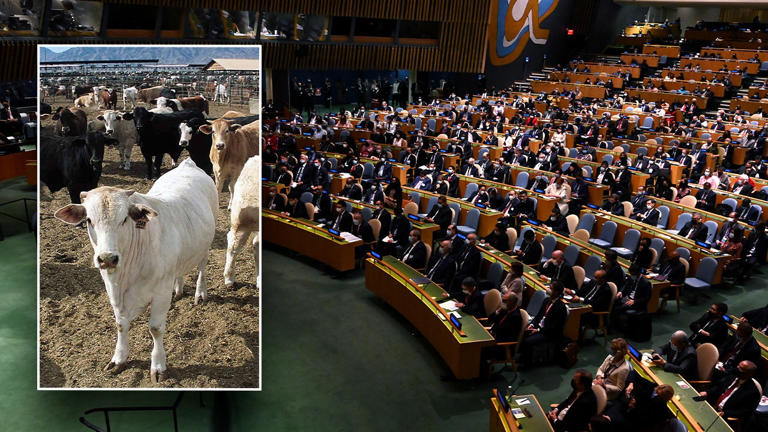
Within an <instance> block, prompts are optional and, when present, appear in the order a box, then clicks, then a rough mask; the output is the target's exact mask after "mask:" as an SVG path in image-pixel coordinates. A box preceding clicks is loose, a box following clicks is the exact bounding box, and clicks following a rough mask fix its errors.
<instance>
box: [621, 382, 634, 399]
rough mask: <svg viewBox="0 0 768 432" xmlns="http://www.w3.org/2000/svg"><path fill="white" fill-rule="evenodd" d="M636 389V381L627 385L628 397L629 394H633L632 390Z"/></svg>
mask: <svg viewBox="0 0 768 432" xmlns="http://www.w3.org/2000/svg"><path fill="white" fill-rule="evenodd" d="M634 389H635V384H634V383H629V384H628V385H627V388H626V389H624V394H626V395H627V397H629V395H631V394H632V390H634Z"/></svg>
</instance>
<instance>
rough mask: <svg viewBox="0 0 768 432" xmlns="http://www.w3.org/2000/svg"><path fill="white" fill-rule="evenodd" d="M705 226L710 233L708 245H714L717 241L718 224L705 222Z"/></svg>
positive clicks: (708, 234)
mask: <svg viewBox="0 0 768 432" xmlns="http://www.w3.org/2000/svg"><path fill="white" fill-rule="evenodd" d="M704 226H705V227H707V230H708V231H709V232H708V233H707V243H709V244H712V242H713V241H714V240H715V235H717V222H715V221H711V220H708V221H705V222H704Z"/></svg>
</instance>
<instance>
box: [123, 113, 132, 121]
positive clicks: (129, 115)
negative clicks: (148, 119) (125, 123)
mask: <svg viewBox="0 0 768 432" xmlns="http://www.w3.org/2000/svg"><path fill="white" fill-rule="evenodd" d="M123 120H133V114H131V113H125V114H123Z"/></svg>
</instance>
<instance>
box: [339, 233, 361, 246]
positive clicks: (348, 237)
mask: <svg viewBox="0 0 768 432" xmlns="http://www.w3.org/2000/svg"><path fill="white" fill-rule="evenodd" d="M339 236H341V238H343V239H344V240H346V241H348V242H350V243H352V242H356V241H358V240H361V238H360V237H358V236H356V235H354V234H352V233H349V232H343V233H341V234H339Z"/></svg>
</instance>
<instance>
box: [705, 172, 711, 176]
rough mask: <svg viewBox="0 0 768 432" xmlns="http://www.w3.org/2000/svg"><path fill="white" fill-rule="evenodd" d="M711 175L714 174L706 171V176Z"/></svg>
mask: <svg viewBox="0 0 768 432" xmlns="http://www.w3.org/2000/svg"><path fill="white" fill-rule="evenodd" d="M710 174H712V173H711V172H709V171H704V175H705V176H708V175H710Z"/></svg>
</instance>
